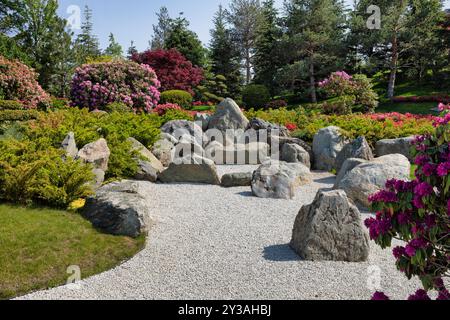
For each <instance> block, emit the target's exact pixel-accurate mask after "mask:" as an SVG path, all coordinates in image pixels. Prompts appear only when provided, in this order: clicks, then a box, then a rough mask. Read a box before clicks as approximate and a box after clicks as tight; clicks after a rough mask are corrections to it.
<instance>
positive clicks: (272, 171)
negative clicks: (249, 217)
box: [252, 160, 312, 199]
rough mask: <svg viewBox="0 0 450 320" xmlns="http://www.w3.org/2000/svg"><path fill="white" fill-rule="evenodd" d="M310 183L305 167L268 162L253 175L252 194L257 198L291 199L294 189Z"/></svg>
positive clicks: (298, 164)
mask: <svg viewBox="0 0 450 320" xmlns="http://www.w3.org/2000/svg"><path fill="white" fill-rule="evenodd" d="M311 181H312V175H311V172H310V171H309V169H308V167H306V166H305V165H303V164H301V163H286V162H283V161H274V160H270V161H266V162H265V163H264V164H262V165H261V166H260V167H259V168H258V169H257V170H256V171H255V172H254V173H253V178H252V192H253V194H254V195H255V196H257V197H259V198H274V199H293V198H294V197H295V188H296V187H298V186H300V185H304V184H307V183H309V182H311Z"/></svg>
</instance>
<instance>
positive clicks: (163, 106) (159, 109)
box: [153, 103, 183, 116]
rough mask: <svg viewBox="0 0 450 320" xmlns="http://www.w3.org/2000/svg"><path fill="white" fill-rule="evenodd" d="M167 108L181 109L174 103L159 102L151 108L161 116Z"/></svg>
mask: <svg viewBox="0 0 450 320" xmlns="http://www.w3.org/2000/svg"><path fill="white" fill-rule="evenodd" d="M169 110H180V111H181V110H183V108H181V107H180V106H179V105H177V104H175V103H166V104H159V105H158V106H157V107H156V108H155V109H153V112H154V113H157V114H158V115H160V116H163V115H165V114H166V113H167V111H169Z"/></svg>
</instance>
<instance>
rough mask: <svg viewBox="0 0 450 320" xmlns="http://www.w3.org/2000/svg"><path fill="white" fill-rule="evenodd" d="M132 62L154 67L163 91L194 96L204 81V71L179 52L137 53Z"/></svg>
mask: <svg viewBox="0 0 450 320" xmlns="http://www.w3.org/2000/svg"><path fill="white" fill-rule="evenodd" d="M132 60H133V61H136V62H138V63H145V64H147V65H149V66H150V67H152V68H153V69H154V70H155V71H156V74H157V75H158V79H159V81H160V82H161V90H162V91H167V90H184V91H188V92H189V93H190V94H191V95H192V96H193V95H194V90H193V88H195V87H196V86H198V85H199V84H200V82H201V81H202V80H203V78H204V77H203V70H202V69H201V68H199V67H195V66H193V65H192V63H191V62H190V61H189V60H187V59H186V58H185V57H184V56H183V55H182V54H181V53H180V52H178V50H176V49H170V50H162V49H159V50H154V51H145V52H143V53H137V54H134V55H133V56H132Z"/></svg>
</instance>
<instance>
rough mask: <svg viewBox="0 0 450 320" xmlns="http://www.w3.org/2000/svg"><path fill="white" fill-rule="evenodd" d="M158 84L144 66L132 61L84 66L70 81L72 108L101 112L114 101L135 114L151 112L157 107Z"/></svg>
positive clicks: (149, 70)
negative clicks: (98, 110)
mask: <svg viewBox="0 0 450 320" xmlns="http://www.w3.org/2000/svg"><path fill="white" fill-rule="evenodd" d="M159 87H160V83H159V81H158V78H157V77H156V73H155V72H154V71H153V69H152V68H150V67H149V66H147V65H144V64H142V65H139V64H137V63H135V62H131V61H120V60H117V61H112V62H105V63H96V64H86V65H83V66H82V67H80V68H78V69H76V71H75V76H74V77H73V80H72V90H71V96H72V105H73V106H77V107H81V108H89V109H90V110H95V109H100V110H103V109H104V108H105V107H106V106H107V105H109V104H111V103H115V102H119V103H123V104H125V105H126V106H128V108H129V109H130V110H133V111H134V112H150V111H151V109H152V108H153V107H154V106H156V105H157V104H158V101H159V98H160V93H159V91H158V88H159Z"/></svg>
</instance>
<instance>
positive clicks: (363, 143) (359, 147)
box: [335, 137, 373, 172]
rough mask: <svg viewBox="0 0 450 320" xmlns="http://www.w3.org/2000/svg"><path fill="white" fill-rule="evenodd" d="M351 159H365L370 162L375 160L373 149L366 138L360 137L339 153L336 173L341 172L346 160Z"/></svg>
mask: <svg viewBox="0 0 450 320" xmlns="http://www.w3.org/2000/svg"><path fill="white" fill-rule="evenodd" d="M350 158H357V159H364V160H368V161H372V160H373V153H372V149H371V148H370V146H369V144H368V143H367V140H366V138H365V137H359V138H357V139H355V140H353V142H351V143H349V144H347V145H345V146H344V148H342V150H341V152H339V154H338V156H337V158H336V164H335V169H336V172H339V171H340V170H341V168H342V165H343V164H344V162H345V160H347V159H350Z"/></svg>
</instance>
